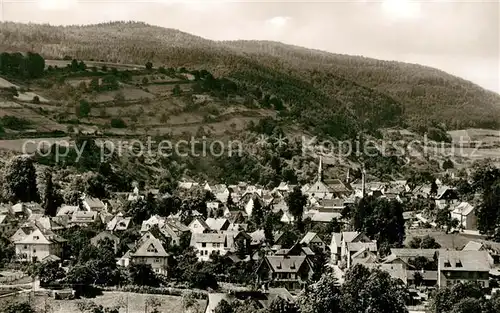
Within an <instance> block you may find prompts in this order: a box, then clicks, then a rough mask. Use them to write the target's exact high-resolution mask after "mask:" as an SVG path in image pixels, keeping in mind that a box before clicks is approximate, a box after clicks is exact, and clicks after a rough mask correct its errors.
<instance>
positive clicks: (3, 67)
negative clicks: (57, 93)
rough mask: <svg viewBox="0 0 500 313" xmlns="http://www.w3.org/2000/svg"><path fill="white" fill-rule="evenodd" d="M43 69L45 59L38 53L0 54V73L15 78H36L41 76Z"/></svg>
mask: <svg viewBox="0 0 500 313" xmlns="http://www.w3.org/2000/svg"><path fill="white" fill-rule="evenodd" d="M44 70H45V60H44V58H43V57H42V56H41V55H39V54H38V53H32V52H28V53H26V54H22V53H20V52H16V53H7V52H3V53H1V54H0V74H3V75H8V76H13V77H16V78H38V77H42V76H43V73H44Z"/></svg>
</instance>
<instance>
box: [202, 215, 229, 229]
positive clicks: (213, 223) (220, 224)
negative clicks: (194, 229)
mask: <svg viewBox="0 0 500 313" xmlns="http://www.w3.org/2000/svg"><path fill="white" fill-rule="evenodd" d="M205 224H206V225H207V226H208V228H209V229H211V230H214V231H222V230H227V229H228V228H229V225H230V224H231V223H230V222H229V220H227V219H225V218H213V217H209V218H207V219H206V220H205Z"/></svg>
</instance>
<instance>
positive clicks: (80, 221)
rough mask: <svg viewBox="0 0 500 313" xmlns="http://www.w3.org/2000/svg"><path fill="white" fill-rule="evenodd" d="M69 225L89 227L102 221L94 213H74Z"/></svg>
mask: <svg viewBox="0 0 500 313" xmlns="http://www.w3.org/2000/svg"><path fill="white" fill-rule="evenodd" d="M69 223H70V225H72V226H83V227H87V226H90V225H99V224H101V223H102V221H101V219H100V218H99V214H98V213H97V212H96V211H75V212H74V213H73V215H72V216H71V220H70V221H69Z"/></svg>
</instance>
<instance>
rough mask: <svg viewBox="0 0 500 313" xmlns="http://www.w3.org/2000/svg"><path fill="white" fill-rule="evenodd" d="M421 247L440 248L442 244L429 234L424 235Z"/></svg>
mask: <svg viewBox="0 0 500 313" xmlns="http://www.w3.org/2000/svg"><path fill="white" fill-rule="evenodd" d="M420 248H422V249H439V248H441V245H440V244H439V243H438V242H437V241H436V239H434V237H431V236H429V235H426V236H424V238H422V243H421V244H420Z"/></svg>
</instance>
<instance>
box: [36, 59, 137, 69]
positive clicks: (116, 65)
mask: <svg viewBox="0 0 500 313" xmlns="http://www.w3.org/2000/svg"><path fill="white" fill-rule="evenodd" d="M83 62H84V63H85V64H86V65H87V67H92V66H95V67H99V68H100V67H102V66H104V65H105V66H106V67H107V68H108V69H109V68H112V67H114V68H116V69H118V70H133V69H143V68H144V65H138V64H122V63H110V62H99V61H86V60H83ZM70 63H71V61H67V60H45V67H46V68H47V67H49V66H57V67H60V68H61V67H66V66H67V65H68V64H70Z"/></svg>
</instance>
